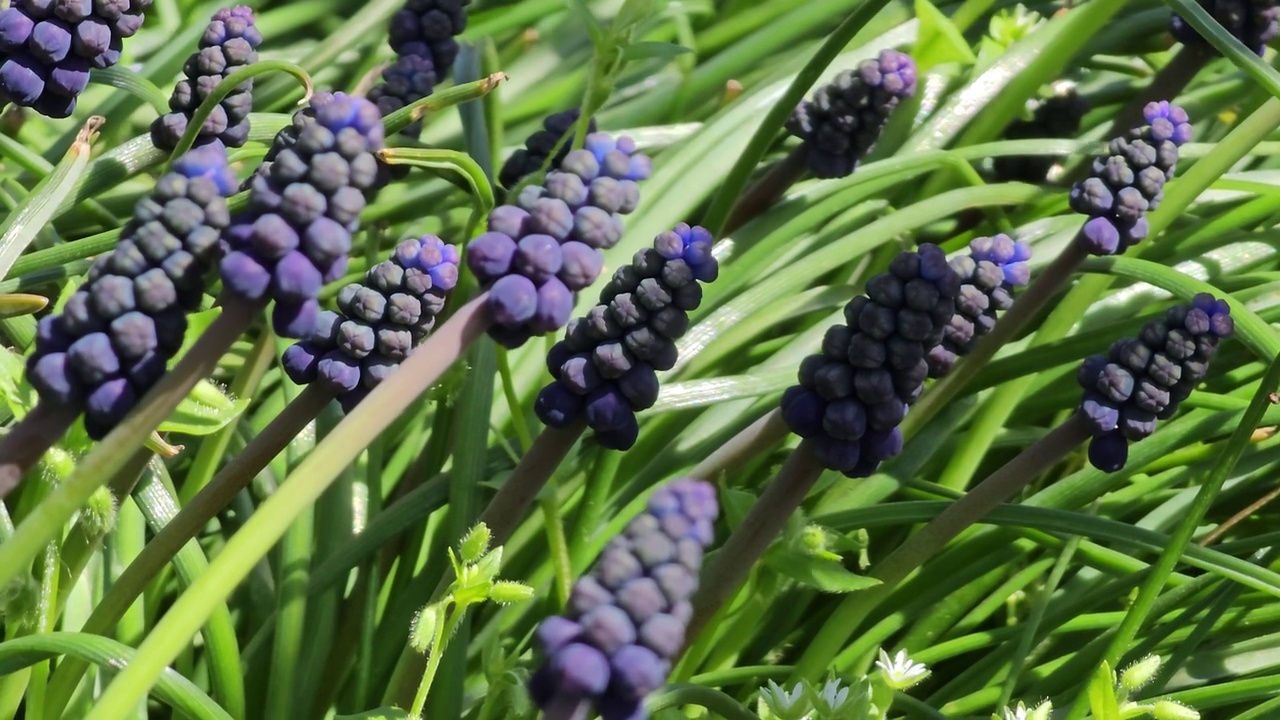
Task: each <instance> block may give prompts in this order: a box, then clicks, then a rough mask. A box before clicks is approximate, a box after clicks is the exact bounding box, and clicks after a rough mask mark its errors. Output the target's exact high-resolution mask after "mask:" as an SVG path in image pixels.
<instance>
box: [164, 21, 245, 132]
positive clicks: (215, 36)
mask: <svg viewBox="0 0 1280 720" xmlns="http://www.w3.org/2000/svg"><path fill="white" fill-rule="evenodd" d="M261 44H262V33H260V32H259V31H258V28H257V27H256V26H255V25H254V16H253V11H252V10H251V9H249V7H248V6H246V5H236V6H234V7H229V8H221V9H219V10H218V11H217V12H215V13H214V14H213V18H212V19H211V20H210V22H209V26H208V27H207V28H205V31H204V35H203V36H201V38H200V49H199V50H198V51H196V53H195V54H193V55H191V56H190V57H189V58H187V61H186V63H185V64H184V65H183V66H182V73H183V75H185V77H184V78H183V79H182V80H180V81H179V82H178V84H177V86H176V87H174V89H173V94H172V95H171V96H170V97H169V110H171V112H169V113H166V114H165V115H162V116H160V117H158V118H156V120H155V121H154V122H153V123H151V141H152V142H153V143H155V146H156V147H158V148H161V149H162V150H172V149H173V148H174V147H176V146H177V144H178V141H179V140H180V139H181V138H182V135H183V133H185V132H186V131H187V125H188V123H189V122H190V121H191V117H192V116H193V115H195V112H196V109H197V108H199V107H200V105H201V104H203V103H204V101H205V99H206V98H208V97H209V94H210V93H212V92H213V90H214V88H216V87H217V86H218V84H219V83H221V82H222V81H223V80H225V79H226V78H227V77H229V76H230V75H232V74H233V73H235V72H237V71H239V70H241V69H243V68H245V67H248V66H249V65H252V64H253V63H255V62H257V61H258V46H259V45H261ZM252 109H253V80H246V81H244V82H243V83H240V84H239V85H237V86H236V87H235V89H233V90H232V91H231V92H230V93H228V94H227V96H226V97H224V98H223V99H222V100H221V101H220V102H219V103H218V105H217V106H216V107H215V108H214V109H213V112H212V113H210V114H209V117H208V118H207V119H206V120H205V121H204V124H203V125H202V126H201V127H200V132H199V133H198V134H197V135H196V144H197V145H201V144H204V143H208V142H213V141H215V140H217V141H221V142H222V143H223V144H224V145H226V146H227V147H240V146H241V145H244V144H245V142H246V141H247V140H248V139H249V111H250V110H252Z"/></svg>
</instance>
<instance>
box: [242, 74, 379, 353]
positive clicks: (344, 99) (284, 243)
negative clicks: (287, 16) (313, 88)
mask: <svg viewBox="0 0 1280 720" xmlns="http://www.w3.org/2000/svg"><path fill="white" fill-rule="evenodd" d="M382 146H383V129H382V119H381V116H380V115H379V114H378V109H377V108H376V107H374V105H373V104H372V103H370V102H369V101H368V100H365V99H364V98H358V97H352V96H350V95H346V94H345V93H317V94H316V95H314V96H313V97H312V98H311V104H310V106H309V107H307V108H305V109H303V110H300V111H298V112H297V113H295V114H294V116H293V126H292V127H289V128H286V129H284V130H282V131H281V132H280V133H278V134H277V135H276V142H275V145H273V147H272V153H274V154H273V155H272V154H270V153H269V157H270V158H271V159H270V161H269V162H264V163H263V166H262V168H261V169H260V170H259V172H258V174H257V175H256V176H254V178H253V179H252V180H251V181H250V182H249V183H248V185H249V207H248V211H247V212H246V213H245V214H244V215H241V216H239V217H237V218H235V220H234V221H233V222H232V224H231V227H230V228H228V230H227V231H226V232H225V233H223V240H224V241H225V243H226V245H227V247H228V250H229V251H230V253H229V254H228V255H227V257H226V258H225V259H224V260H223V261H222V266H221V270H222V280H223V285H224V286H226V288H227V290H228V291H230V292H232V293H234V294H237V295H239V296H240V298H241V299H243V300H245V301H250V302H258V301H261V300H264V299H270V300H275V301H276V302H277V312H276V313H275V315H274V318H273V320H274V321H275V322H274V323H273V324H274V325H275V330H276V332H277V334H279V335H282V336H284V337H302V336H304V335H306V334H307V332H308V331H309V329H310V328H309V324H310V323H308V322H306V320H305V319H310V318H312V317H313V313H314V312H315V304H314V301H315V295H316V292H317V291H318V290H319V287H320V283H321V282H324V281H326V280H332V279H336V278H337V277H341V273H342V271H343V270H344V269H345V267H346V256H347V253H348V252H349V251H350V250H351V234H352V233H353V232H354V231H355V230H356V229H358V228H359V214H360V211H362V210H363V209H364V206H365V203H366V201H367V200H368V199H369V197H371V196H372V195H373V194H374V193H376V192H377V190H378V188H379V187H380V186H381V185H382V184H383V183H384V182H385V169H384V168H383V166H381V165H380V164H379V163H378V160H377V156H376V155H375V153H376V152H377V151H378V150H379V149H381V148H382ZM264 279H267V282H265V283H264ZM282 321H283V322H282Z"/></svg>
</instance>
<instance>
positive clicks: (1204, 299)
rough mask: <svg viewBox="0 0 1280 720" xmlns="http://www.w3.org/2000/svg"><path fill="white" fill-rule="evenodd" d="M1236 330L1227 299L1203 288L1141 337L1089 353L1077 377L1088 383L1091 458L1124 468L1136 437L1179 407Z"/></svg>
mask: <svg viewBox="0 0 1280 720" xmlns="http://www.w3.org/2000/svg"><path fill="white" fill-rule="evenodd" d="M1233 332H1234V323H1233V321H1232V319H1231V310H1230V308H1228V306H1227V303H1226V301H1224V300H1220V299H1218V298H1215V297H1214V296H1212V295H1210V294H1208V293H1201V294H1199V295H1196V296H1195V297H1194V298H1193V299H1192V301H1191V304H1190V305H1178V306H1175V307H1173V308H1170V309H1169V311H1168V312H1167V313H1166V314H1165V316H1164V317H1163V318H1157V319H1154V320H1150V321H1148V322H1147V323H1146V324H1145V325H1143V326H1142V331H1141V332H1140V333H1138V337H1136V338H1123V339H1121V340H1117V341H1116V342H1115V343H1113V344H1112V345H1111V349H1110V350H1109V351H1108V352H1107V354H1106V355H1094V356H1092V357H1090V358H1088V359H1087V360H1085V361H1084V363H1083V364H1082V365H1081V366H1080V371H1079V372H1078V373H1077V375H1076V380H1077V382H1079V383H1080V387H1081V388H1083V389H1084V396H1083V398H1082V399H1081V401H1080V409H1079V413H1080V415H1081V416H1082V417H1083V418H1084V419H1085V420H1086V421H1087V423H1088V425H1089V428H1090V430H1091V432H1092V433H1093V439H1092V440H1091V441H1090V442H1089V462H1090V463H1091V464H1092V465H1093V466H1094V467H1096V468H1098V469H1099V470H1102V471H1104V472H1115V471H1117V470H1119V469H1121V468H1123V467H1124V465H1125V461H1126V460H1127V459H1128V456H1129V443H1130V442H1134V441H1138V440H1141V439H1143V438H1145V437H1148V436H1149V435H1151V433H1152V432H1154V431H1155V428H1156V423H1157V421H1158V420H1160V419H1165V418H1169V417H1172V416H1173V414H1174V413H1175V412H1177V410H1178V404H1179V403H1181V402H1182V401H1183V400H1186V399H1187V397H1189V396H1190V395H1191V391H1192V390H1193V389H1195V387H1196V385H1198V384H1199V383H1200V382H1201V381H1202V380H1204V378H1205V375H1206V374H1207V373H1208V371H1209V361H1210V360H1211V359H1213V356H1214V354H1215V353H1216V352H1217V351H1218V343H1219V342H1220V341H1221V340H1223V339H1225V338H1229V337H1231V335H1232V334H1233Z"/></svg>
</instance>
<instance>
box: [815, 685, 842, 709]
mask: <svg viewBox="0 0 1280 720" xmlns="http://www.w3.org/2000/svg"><path fill="white" fill-rule="evenodd" d="M848 699H849V688H847V687H840V681H839V680H838V679H836V678H831V679H830V680H828V681H827V683H826V684H825V685H823V686H822V691H821V692H819V693H818V701H819V702H821V703H822V705H823V706H822V707H821V708H817V709H818V710H819V711H820V712H823V713H825V714H830V713H834V712H836V711H837V710H839V709H840V708H841V707H843V706H844V704H845V702H846V701H847V700H848ZM815 704H816V703H815Z"/></svg>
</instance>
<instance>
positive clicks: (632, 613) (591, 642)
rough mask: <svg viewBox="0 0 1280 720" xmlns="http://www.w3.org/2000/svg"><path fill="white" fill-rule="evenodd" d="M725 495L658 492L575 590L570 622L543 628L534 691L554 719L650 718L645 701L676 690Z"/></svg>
mask: <svg viewBox="0 0 1280 720" xmlns="http://www.w3.org/2000/svg"><path fill="white" fill-rule="evenodd" d="M718 513H719V508H718V506H717V504H716V495H715V489H714V488H713V487H712V486H711V485H710V484H709V483H706V482H704V481H702V480H693V479H687V478H683V479H680V480H673V481H672V482H670V483H667V484H666V485H664V486H662V487H660V488H658V489H657V490H656V491H655V492H654V494H653V495H652V496H651V497H650V498H649V505H648V508H647V509H646V510H645V512H644V513H642V514H641V515H639V516H637V517H636V518H635V519H633V520H632V521H631V523H630V524H629V525H627V529H626V531H625V532H623V534H621V535H619V536H617V537H614V538H613V539H612V540H610V541H609V544H608V546H606V547H605V549H604V552H603V553H602V554H601V555H600V558H599V560H598V561H597V562H596V566H595V567H594V568H593V569H592V570H591V574H589V575H586V576H583V577H582V578H580V579H579V580H578V581H577V582H576V583H574V586H573V591H572V592H571V593H570V596H569V607H568V608H566V611H565V614H564V615H563V616H558V615H557V616H552V617H549V618H547V619H546V620H544V621H542V623H541V624H540V625H539V626H538V629H537V632H536V634H535V642H536V644H537V648H538V650H539V652H540V654H541V657H542V664H541V665H540V666H539V667H538V669H537V670H536V671H535V672H534V673H533V675H532V677H530V679H529V692H530V695H531V696H532V697H533V700H534V702H536V703H537V704H538V706H539V707H540V708H541V709H542V711H543V712H544V713H545V717H546V718H547V720H569V719H570V718H583V717H586V713H587V708H588V707H590V706H591V705H594V706H595V710H596V712H598V713H599V714H600V717H601V718H603V720H643V718H646V717H648V714H647V712H646V711H645V709H644V706H643V705H642V701H643V700H644V697H645V696H646V695H648V694H649V693H651V692H653V691H654V690H656V689H658V688H659V687H661V686H662V685H663V683H665V682H666V678H667V673H669V672H670V670H671V663H672V662H673V661H674V660H675V658H676V657H677V655H678V654H679V652H680V649H681V647H682V646H683V645H684V633H685V627H686V626H687V625H688V622H689V619H690V617H692V614H693V607H692V605H691V604H690V601H689V598H690V597H691V596H692V595H693V592H694V591H695V590H696V589H697V587H698V570H699V568H700V567H701V566H702V553H703V549H704V548H705V547H706V546H707V545H709V544H710V543H711V541H712V540H713V539H714V538H713V528H712V523H713V522H714V521H715V518H716V516H717V514H718Z"/></svg>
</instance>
